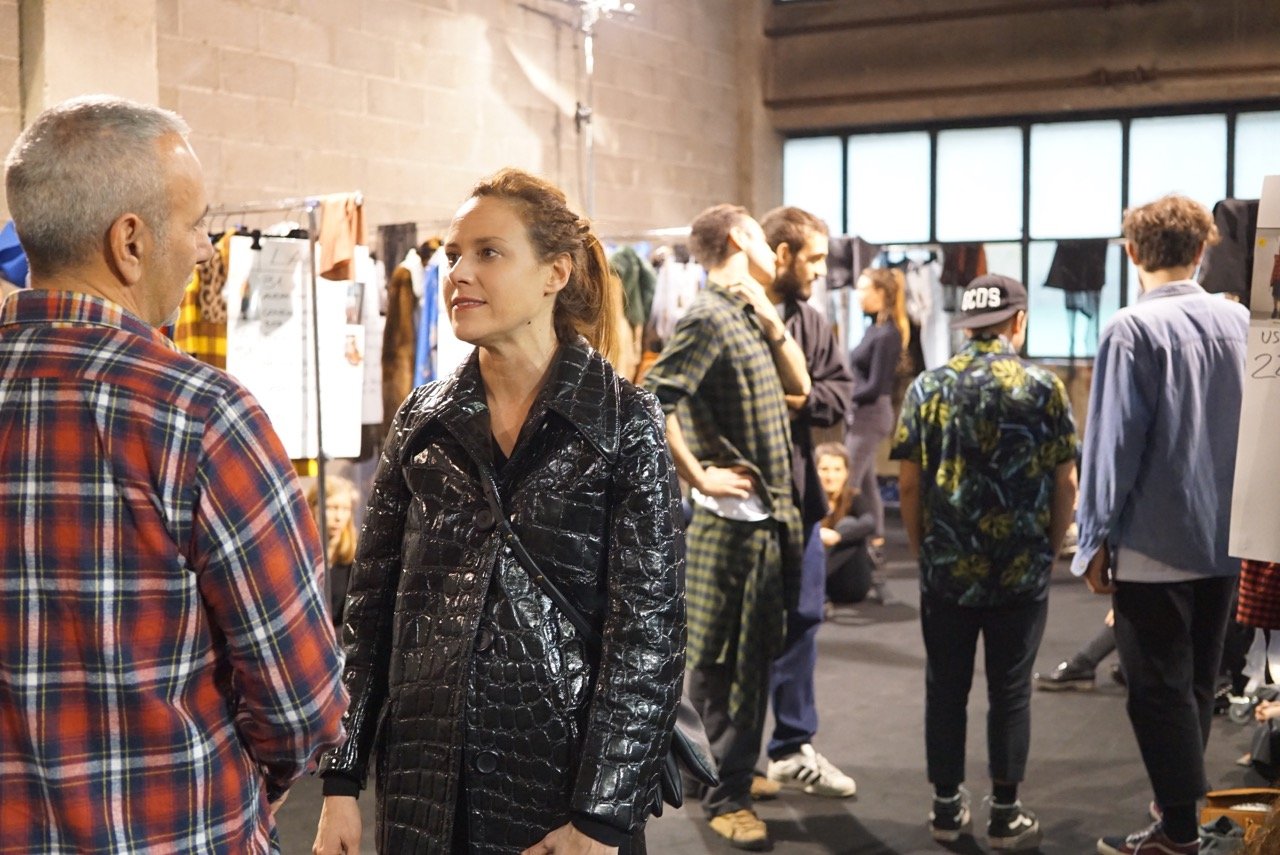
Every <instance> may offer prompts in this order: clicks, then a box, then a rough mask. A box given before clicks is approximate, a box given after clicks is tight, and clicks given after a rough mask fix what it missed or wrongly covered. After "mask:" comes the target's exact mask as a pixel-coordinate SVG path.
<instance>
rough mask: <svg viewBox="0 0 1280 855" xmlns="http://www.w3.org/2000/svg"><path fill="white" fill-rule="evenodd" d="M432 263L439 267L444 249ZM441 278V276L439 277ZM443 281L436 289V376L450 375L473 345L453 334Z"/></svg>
mask: <svg viewBox="0 0 1280 855" xmlns="http://www.w3.org/2000/svg"><path fill="white" fill-rule="evenodd" d="M430 263H431V264H432V265H434V266H436V267H439V266H440V265H442V264H444V263H445V258H444V250H443V249H437V250H436V251H435V254H434V255H432V256H431V262H430ZM441 279H442V280H443V276H442V277H441ZM443 285H444V283H443V281H441V286H442V287H440V288H437V289H436V301H435V302H436V315H435V317H436V324H435V326H436V331H435V343H436V344H435V346H436V362H435V368H436V377H440V378H444V377H452V376H453V372H454V371H455V370H456V369H457V367H458V366H459V365H461V364H462V363H463V362H466V360H467V357H468V356H470V355H471V351H473V350H475V346H474V345H471V344H468V343H467V342H465V341H463V340H461V339H460V338H458V337H457V336H456V335H454V334H453V323H452V322H451V321H450V320H449V307H448V306H446V305H445V302H444V287H443Z"/></svg>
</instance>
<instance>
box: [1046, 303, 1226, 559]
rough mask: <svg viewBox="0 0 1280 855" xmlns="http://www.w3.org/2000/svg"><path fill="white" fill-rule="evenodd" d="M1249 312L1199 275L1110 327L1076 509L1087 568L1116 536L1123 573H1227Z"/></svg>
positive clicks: (1080, 554)
mask: <svg viewBox="0 0 1280 855" xmlns="http://www.w3.org/2000/svg"><path fill="white" fill-rule="evenodd" d="M1248 333H1249V312H1248V310H1246V309H1245V308H1244V307H1243V306H1241V305H1239V304H1238V303H1232V302H1230V301H1227V300H1225V299H1223V298H1221V297H1217V296H1212V295H1210V294H1208V293H1206V292H1205V290H1204V289H1203V288H1201V287H1200V286H1199V285H1197V284H1196V283H1195V282H1192V281H1190V280H1184V281H1179V282H1171V283H1169V284H1167V285H1163V286H1161V287H1159V288H1155V289H1153V290H1151V291H1147V292H1146V293H1144V294H1142V296H1140V297H1139V298H1138V300H1137V302H1136V303H1135V304H1134V305H1133V306H1130V307H1128V308H1126V309H1121V310H1120V311H1119V312H1117V313H1116V315H1115V316H1114V317H1113V318H1112V319H1111V321H1110V322H1109V323H1108V324H1107V326H1106V328H1105V329H1104V330H1103V331H1102V336H1101V339H1100V341H1099V343H1098V356H1097V359H1096V360H1095V361H1094V367H1093V388H1092V389H1091V390H1090V393H1089V415H1088V420H1089V423H1088V428H1087V430H1086V431H1085V440H1084V457H1083V462H1082V469H1081V479H1080V498H1079V504H1078V507H1077V511H1076V521H1077V524H1078V526H1079V534H1080V540H1079V544H1080V545H1079V550H1078V551H1077V553H1076V557H1075V560H1074V561H1073V562H1072V564H1071V571H1072V572H1073V573H1075V574H1076V575H1083V573H1084V571H1085V569H1086V568H1087V566H1088V564H1089V560H1090V559H1091V558H1092V557H1093V556H1094V554H1095V553H1097V551H1098V550H1099V549H1100V548H1101V547H1102V544H1103V543H1106V544H1108V545H1109V546H1110V547H1111V551H1112V556H1113V565H1114V568H1115V577H1116V579H1118V580H1120V581H1122V582H1170V581H1179V580H1183V579H1194V578H1201V577H1208V576H1230V575H1234V574H1235V573H1237V572H1238V571H1239V569H1240V562H1239V561H1238V560H1236V559H1233V558H1230V557H1229V556H1228V555H1227V532H1228V528H1229V525H1230V520H1231V484H1232V479H1233V477H1234V473H1235V462H1236V435H1237V433H1238V431H1239V425H1240V399H1241V393H1242V388H1243V385H1244V361H1245V347H1246V340H1247V338H1248Z"/></svg>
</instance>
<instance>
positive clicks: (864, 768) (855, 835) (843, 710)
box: [279, 520, 1262, 855]
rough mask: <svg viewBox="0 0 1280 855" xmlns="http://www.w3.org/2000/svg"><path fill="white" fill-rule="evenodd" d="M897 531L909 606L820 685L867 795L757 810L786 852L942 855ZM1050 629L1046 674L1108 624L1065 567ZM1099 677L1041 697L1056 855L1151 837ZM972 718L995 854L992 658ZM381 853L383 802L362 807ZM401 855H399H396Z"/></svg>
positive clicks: (695, 847) (826, 644)
mask: <svg viewBox="0 0 1280 855" xmlns="http://www.w3.org/2000/svg"><path fill="white" fill-rule="evenodd" d="M895 523H896V520H891V522H890V529H891V530H890V533H889V538H890V542H889V559H890V564H889V574H888V575H889V588H890V590H891V592H892V593H893V595H894V596H896V597H897V598H899V600H900V603H899V604H897V605H890V606H879V605H875V604H868V605H859V606H856V607H848V608H844V609H841V610H838V611H837V613H836V614H835V616H834V617H833V619H832V620H831V621H829V622H828V623H827V625H825V626H824V627H823V629H822V631H821V634H820V635H819V663H818V675H817V693H818V706H819V712H820V715H821V717H822V718H821V726H820V729H819V732H818V736H817V738H816V739H815V741H814V744H815V745H816V746H817V748H818V750H819V751H821V752H822V753H824V754H825V755H826V756H827V757H828V758H829V759H830V760H831V761H832V762H834V763H835V764H836V765H837V766H839V767H840V768H842V769H844V770H845V771H846V772H847V773H849V774H850V775H852V776H853V777H854V778H855V779H856V780H857V782H858V795H857V796H856V797H855V798H853V799H848V800H831V799H823V798H818V797H814V796H806V795H803V794H801V793H787V792H784V794H783V796H782V798H780V799H778V800H776V801H772V802H765V803H761V804H760V805H759V813H760V815H761V817H762V818H763V819H764V820H765V821H766V822H767V823H768V824H769V829H770V833H771V834H772V836H773V838H774V841H775V851H777V852H787V853H797V855H818V853H842V855H844V854H845V853H848V855H854V853H857V855H885V854H886V853H903V855H905V853H922V852H940V851H944V847H942V846H941V845H940V844H937V843H935V842H934V841H933V840H932V838H931V837H930V836H929V832H928V830H927V829H926V827H925V819H926V817H927V815H928V811H929V804H930V789H929V785H928V783H927V781H926V780H925V772H924V736H923V719H924V704H923V688H924V650H923V645H922V643H921V640H920V629H919V620H918V611H917V604H918V601H919V597H918V591H917V584H916V571H915V566H914V564H912V563H911V562H910V561H909V560H907V555H906V550H905V545H904V542H903V538H902V534H901V527H900V525H896V524H895ZM1049 602H1050V606H1049V622H1048V628H1047V629H1046V632H1045V638H1044V643H1043V644H1042V646H1041V650H1040V656H1039V659H1038V667H1039V669H1040V670H1048V669H1050V668H1052V667H1053V666H1054V665H1055V664H1056V663H1057V662H1059V661H1061V660H1062V659H1064V658H1066V657H1068V656H1069V655H1070V654H1071V653H1073V652H1074V651H1075V650H1076V649H1077V648H1078V647H1079V646H1080V645H1081V644H1082V643H1084V642H1085V641H1086V640H1088V639H1089V638H1091V637H1092V636H1093V634H1094V633H1095V632H1096V631H1097V629H1098V627H1099V626H1100V624H1101V621H1102V619H1103V615H1105V614H1106V611H1107V603H1108V601H1107V599H1106V598H1102V597H1095V596H1094V595H1092V594H1090V593H1089V592H1088V591H1087V590H1086V589H1085V586H1084V583H1083V582H1081V581H1080V580H1078V579H1075V578H1074V577H1072V576H1071V575H1070V573H1069V572H1067V569H1066V565H1065V564H1059V566H1058V568H1057V569H1056V571H1055V574H1054V580H1053V589H1052V592H1051V594H1050V600H1049ZM1111 661H1114V658H1113V659H1112V660H1109V661H1108V662H1104V663H1103V666H1102V667H1101V668H1100V669H1099V678H1100V679H1099V681H1098V689H1097V690H1096V691H1093V692H1088V693H1066V694H1049V693H1044V692H1037V693H1035V695H1034V697H1033V699H1032V746H1031V757H1030V761H1029V766H1028V770H1027V780H1026V783H1025V784H1024V785H1023V788H1022V791H1021V796H1022V799H1023V802H1024V804H1026V805H1027V806H1028V807H1029V808H1031V809H1032V810H1034V811H1036V812H1037V813H1038V814H1039V816H1040V822H1041V826H1042V828H1043V829H1044V843H1043V845H1042V847H1041V849H1040V850H1039V851H1040V852H1043V853H1045V855H1067V853H1070V855H1080V853H1088V852H1093V851H1095V850H1094V841H1095V840H1096V839H1097V838H1098V837H1099V836H1101V835H1103V834H1118V833H1128V832H1129V831H1133V830H1135V829H1137V828H1139V827H1142V826H1144V825H1145V824H1146V823H1147V822H1149V820H1147V819H1146V810H1147V803H1148V801H1149V800H1150V798H1151V793H1150V789H1149V786H1148V784H1147V780H1146V774H1145V772H1144V771H1143V768H1142V764H1141V762H1140V760H1139V756H1138V749H1137V746H1136V744H1135V743H1134V739H1133V732H1132V730H1131V729H1130V727H1129V721H1128V718H1127V716H1126V714H1125V709H1124V691H1123V689H1121V688H1120V687H1119V686H1116V685H1113V684H1111V683H1110V681H1109V678H1108V677H1107V674H1108V673H1109V665H1110V662H1111ZM977 671H978V673H977V674H976V676H975V680H974V691H973V693H972V695H971V698H970V707H969V712H970V715H969V719H970V728H969V743H968V745H969V750H968V772H969V782H968V784H967V786H968V788H969V790H970V791H971V793H972V795H973V801H974V808H975V810H974V820H975V828H977V830H978V832H979V834H978V835H977V837H975V838H962V839H961V841H960V843H959V844H957V845H955V846H952V847H948V848H950V851H952V852H958V853H979V852H986V851H989V847H988V846H987V845H986V840H985V837H984V835H983V834H982V832H983V830H984V829H985V821H986V810H985V809H984V808H983V807H982V805H981V801H982V797H983V796H985V795H988V794H989V792H990V790H989V787H988V783H987V776H986V759H985V758H986V736H985V733H986V726H985V718H986V692H985V682H984V678H983V675H982V664H981V653H979V658H978V667H977ZM1213 727H1214V730H1213V735H1212V736H1211V738H1210V741H1209V748H1208V751H1207V768H1208V774H1209V780H1210V783H1211V785H1213V786H1245V785H1258V784H1261V783H1262V781H1261V779H1259V778H1257V777H1256V776H1254V775H1253V774H1252V773H1250V772H1247V771H1246V770H1245V769H1242V768H1241V767H1238V766H1236V765H1235V763H1234V761H1235V759H1236V758H1237V757H1239V756H1240V755H1241V754H1243V753H1244V752H1245V751H1247V750H1248V743H1249V728H1248V727H1242V726H1240V725H1236V724H1233V723H1231V722H1230V721H1229V720H1228V719H1227V718H1226V717H1225V716H1219V717H1216V718H1215V719H1214V725H1213ZM360 801H361V807H362V810H363V813H364V815H365V821H366V831H365V840H364V843H365V846H364V849H363V851H365V852H366V853H368V852H372V843H371V841H372V839H373V838H372V801H373V799H372V793H371V792H370V793H367V794H366V795H365V796H363V797H362V798H361V800H360ZM319 809H320V788H319V784H318V782H316V781H314V780H309V779H308V780H303V781H301V782H299V784H297V785H296V786H295V788H294V791H293V793H292V795H291V797H290V799H289V801H288V803H287V804H286V805H285V807H284V808H283V809H282V811H281V816H280V817H279V820H280V833H281V840H282V842H283V847H284V852H285V853H286V855H295V853H306V852H309V851H310V846H311V841H312V838H313V837H314V834H315V822H316V818H317V816H318V815H319ZM648 839H649V849H650V851H651V852H652V853H654V855H685V853H689V854H690V855H692V853H708V852H711V853H717V852H730V851H734V850H732V849H730V848H729V847H728V846H727V845H725V844H724V843H723V842H721V840H720V839H719V838H718V837H717V836H716V835H715V834H714V833H713V832H711V830H710V829H709V827H708V826H707V823H706V821H705V819H704V818H703V816H702V812H701V810H700V809H699V808H698V807H697V806H696V805H692V806H686V807H685V808H683V809H682V810H678V811H669V812H668V813H666V814H665V815H664V816H662V817H660V818H656V819H654V820H652V821H651V822H650V823H649V835H648ZM393 855H399V853H394V854H393Z"/></svg>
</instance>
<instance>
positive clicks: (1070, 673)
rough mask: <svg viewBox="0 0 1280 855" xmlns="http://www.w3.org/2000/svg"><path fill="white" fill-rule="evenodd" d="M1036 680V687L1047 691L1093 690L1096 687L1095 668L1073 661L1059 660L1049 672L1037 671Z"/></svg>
mask: <svg viewBox="0 0 1280 855" xmlns="http://www.w3.org/2000/svg"><path fill="white" fill-rule="evenodd" d="M1035 681H1036V688H1037V689H1042V690H1044V691H1046V692H1066V691H1077V692H1092V691H1093V687H1094V678H1093V669H1092V668H1084V667H1082V666H1080V665H1075V664H1073V663H1071V662H1059V663H1058V667H1057V668H1054V669H1053V670H1052V671H1050V672H1049V673H1048V674H1041V673H1040V672H1038V671H1037V672H1036V675H1035Z"/></svg>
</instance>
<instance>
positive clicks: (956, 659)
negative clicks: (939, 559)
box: [920, 595, 1049, 786]
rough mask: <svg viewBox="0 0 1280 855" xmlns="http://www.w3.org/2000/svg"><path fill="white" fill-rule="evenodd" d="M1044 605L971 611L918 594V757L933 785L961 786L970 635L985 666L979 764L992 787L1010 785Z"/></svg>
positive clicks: (1022, 766) (1022, 749) (1020, 765)
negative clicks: (921, 754) (921, 699)
mask: <svg viewBox="0 0 1280 855" xmlns="http://www.w3.org/2000/svg"><path fill="white" fill-rule="evenodd" d="M1048 614H1049V602H1048V600H1040V601H1039V602H1033V603H1026V604H1019V605H1016V606H1001V607H993V608H973V607H967V606H959V605H956V604H955V603H953V602H950V601H947V600H940V599H937V598H936V597H930V596H928V595H925V596H923V597H922V598H921V602H920V625H921V628H922V630H923V632H924V647H925V655H926V659H927V664H926V667H925V713H924V737H925V756H926V759H927V765H928V770H929V781H930V783H932V784H934V785H935V786H956V785H958V784H960V783H963V782H964V744H965V731H966V727H967V724H968V704H969V688H970V686H971V685H972V684H973V660H974V654H975V652H976V649H977V644H978V636H979V634H981V636H982V650H983V654H984V658H985V661H986V668H987V703H988V711H987V758H988V770H989V772H990V774H991V779H992V780H993V781H1001V782H1005V783H1011V784H1016V783H1018V782H1020V781H1021V780H1022V779H1023V775H1024V773H1025V772H1026V768H1027V750H1028V748H1029V747H1030V745H1031V672H1032V668H1033V667H1034V665H1035V659H1036V652H1037V651H1038V650H1039V649H1040V639H1041V638H1043V637H1044V625H1045V620H1046V618H1047V617H1048Z"/></svg>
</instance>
